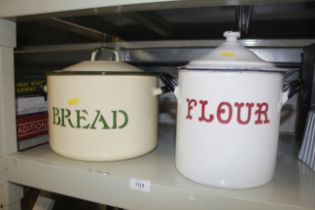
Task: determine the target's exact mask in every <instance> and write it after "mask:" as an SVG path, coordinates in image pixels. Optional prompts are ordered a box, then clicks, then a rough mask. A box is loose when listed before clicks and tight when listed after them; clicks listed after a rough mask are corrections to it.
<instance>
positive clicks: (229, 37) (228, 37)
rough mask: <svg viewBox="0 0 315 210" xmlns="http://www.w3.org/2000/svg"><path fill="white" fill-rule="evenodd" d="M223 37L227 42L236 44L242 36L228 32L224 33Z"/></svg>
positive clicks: (236, 32) (238, 33)
mask: <svg viewBox="0 0 315 210" xmlns="http://www.w3.org/2000/svg"><path fill="white" fill-rule="evenodd" d="M223 36H224V37H225V38H226V41H233V42H235V41H236V40H237V39H238V38H240V36H241V34H240V32H238V31H226V32H224V33H223Z"/></svg>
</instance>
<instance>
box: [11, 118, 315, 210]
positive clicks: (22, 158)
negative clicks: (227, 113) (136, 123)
mask: <svg viewBox="0 0 315 210" xmlns="http://www.w3.org/2000/svg"><path fill="white" fill-rule="evenodd" d="M174 136H175V127H174V126H170V125H163V124H162V125H160V138H159V145H158V147H157V148H156V149H155V150H154V151H153V152H152V153H150V154H147V155H145V156H142V157H139V158H135V159H131V160H124V161H118V162H100V163H97V162H92V163H91V162H82V161H75V160H69V159H65V158H62V157H60V156H58V155H56V154H54V153H53V152H52V151H51V150H50V148H49V146H48V145H44V146H40V147H37V148H34V149H32V150H29V151H25V152H23V153H14V154H11V155H9V156H7V158H6V159H7V170H8V179H9V181H11V182H13V183H17V184H21V185H26V186H31V187H35V188H39V189H43V190H46V191H50V192H56V193H62V194H65V195H70V196H73V197H77V198H81V199H85V200H90V201H94V202H97V203H105V204H109V205H113V206H118V207H121V208H129V209H209V208H214V209H234V208H236V207H237V209H244V210H245V209H283V210H289V209H314V207H315V200H314V199H313V198H314V197H315V190H314V188H315V176H314V174H313V172H312V171H311V170H310V169H308V168H307V167H306V166H304V165H303V164H302V163H300V162H298V161H297V159H296V158H295V157H292V154H294V153H295V152H294V137H293V136H282V137H281V144H280V146H281V150H280V151H279V156H278V164H277V170H276V173H275V177H274V179H273V180H272V181H271V182H270V183H268V184H266V185H264V186H262V187H259V188H256V189H246V190H226V189H218V188H211V187H206V186H203V185H200V184H197V183H195V182H192V181H190V180H188V179H186V178H184V177H183V176H181V175H180V174H179V172H178V171H177V170H176V168H175V161H174V157H175V141H174ZM285 147H286V148H285ZM289 153H291V154H289ZM39 174H40V175H39ZM133 180H136V181H138V182H139V183H144V188H141V187H139V188H137V187H136V188H134V187H132V186H133V184H134V182H133ZM144 189H146V191H143V190H144Z"/></svg>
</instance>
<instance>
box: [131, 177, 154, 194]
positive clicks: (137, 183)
mask: <svg viewBox="0 0 315 210" xmlns="http://www.w3.org/2000/svg"><path fill="white" fill-rule="evenodd" d="M130 189H133V190H137V191H142V192H150V191H151V181H148V180H140V179H134V178H130Z"/></svg>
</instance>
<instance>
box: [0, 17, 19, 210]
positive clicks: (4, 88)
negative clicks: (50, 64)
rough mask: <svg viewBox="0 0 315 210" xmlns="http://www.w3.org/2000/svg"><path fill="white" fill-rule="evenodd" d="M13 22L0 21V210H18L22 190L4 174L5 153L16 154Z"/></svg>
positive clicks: (14, 42)
mask: <svg viewBox="0 0 315 210" xmlns="http://www.w3.org/2000/svg"><path fill="white" fill-rule="evenodd" d="M15 35H16V30H15V23H12V22H10V21H7V20H3V19H0V208H1V209H8V210H18V209H21V205H20V199H21V197H22V195H23V193H22V187H20V186H18V185H15V184H12V183H9V182H8V181H7V174H6V160H5V157H6V155H7V154H10V153H13V152H16V151H17V142H16V122H15V94H14V62H13V48H14V47H15V46H16V39H15Z"/></svg>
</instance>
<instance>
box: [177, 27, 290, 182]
mask: <svg viewBox="0 0 315 210" xmlns="http://www.w3.org/2000/svg"><path fill="white" fill-rule="evenodd" d="M224 35H225V37H226V38H227V40H226V41H225V42H224V43H223V45H222V46H220V47H218V48H216V49H214V50H213V51H211V52H210V53H209V54H208V55H206V56H205V57H203V58H201V59H198V60H195V61H191V62H190V63H189V64H188V65H187V66H186V67H184V68H183V69H182V70H180V71H179V77H178V87H177V88H175V93H176V95H177V97H178V113H177V137H176V167H177V169H178V170H179V172H180V173H181V174H182V175H183V176H185V177H187V178H189V179H191V180H193V181H196V182H199V183H202V184H206V185H209V186H216V187H224V188H250V187H256V186H260V185H263V184H265V183H267V182H269V181H270V180H271V179H272V177H273V173H274V169H275V163H276V154H277V145H278V134H279V123H280V110H281V107H282V105H283V104H284V102H285V101H286V100H287V95H288V92H283V87H282V86H283V81H282V80H283V72H284V70H283V69H279V68H276V67H275V66H274V65H272V64H270V63H267V62H265V61H262V60H261V59H260V58H258V57H257V56H256V55H255V54H254V53H252V52H251V51H249V50H247V49H246V48H245V47H243V46H241V45H240V44H239V43H238V41H237V38H238V37H239V33H238V32H225V34H224Z"/></svg>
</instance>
